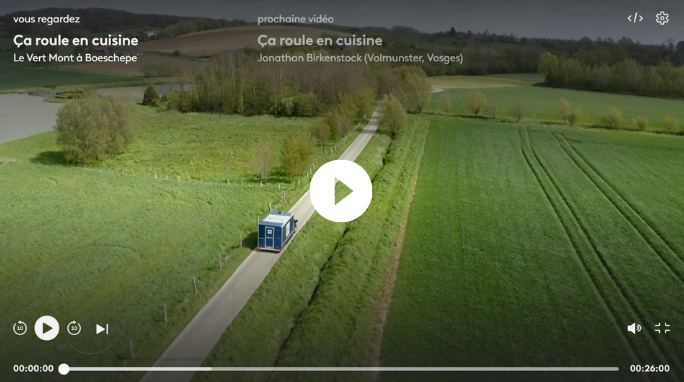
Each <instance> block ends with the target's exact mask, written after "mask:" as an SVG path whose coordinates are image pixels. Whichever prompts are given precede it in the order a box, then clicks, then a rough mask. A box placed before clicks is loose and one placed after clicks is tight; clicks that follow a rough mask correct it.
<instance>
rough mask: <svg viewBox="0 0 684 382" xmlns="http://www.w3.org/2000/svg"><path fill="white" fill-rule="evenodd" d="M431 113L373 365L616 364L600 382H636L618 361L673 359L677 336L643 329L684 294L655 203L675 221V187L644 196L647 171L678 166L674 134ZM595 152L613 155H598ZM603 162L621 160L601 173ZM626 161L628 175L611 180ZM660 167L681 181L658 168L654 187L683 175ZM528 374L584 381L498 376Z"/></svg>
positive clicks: (673, 230) (676, 306)
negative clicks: (631, 328)
mask: <svg viewBox="0 0 684 382" xmlns="http://www.w3.org/2000/svg"><path fill="white" fill-rule="evenodd" d="M431 121H432V122H431V128H430V134H429V136H428V141H427V144H426V147H425V155H424V156H423V162H422V163H421V170H420V174H419V181H418V185H417V191H416V195H415V198H414V202H413V204H412V206H411V212H410V215H409V221H408V227H407V233H406V236H405V241H404V250H403V252H402V255H401V259H402V261H401V263H400V266H399V272H398V277H397V281H396V287H395V291H394V298H393V301H392V305H391V308H390V312H389V315H388V318H387V325H386V328H385V335H384V337H383V346H382V350H383V352H382V361H383V366H608V365H614V366H618V367H620V369H621V370H622V372H620V373H615V374H612V373H606V374H605V375H602V378H603V379H605V380H619V381H626V380H640V378H641V376H638V375H636V376H635V375H634V374H630V373H628V372H625V370H627V369H628V367H629V365H630V364H639V363H642V364H643V363H644V362H649V361H648V360H653V359H656V360H657V362H656V363H658V364H661V363H662V364H669V365H671V367H672V368H673V370H674V368H676V367H679V363H681V361H678V360H677V357H678V354H681V353H682V352H683V351H684V345H683V344H684V336H682V335H681V334H673V335H672V336H669V337H665V336H663V335H662V334H661V335H660V336H658V333H655V332H654V331H653V328H652V325H655V324H657V323H658V322H663V321H664V318H661V317H665V316H670V317H682V316H684V308H683V307H682V305H681V298H679V297H677V296H679V295H681V292H682V289H684V284H683V283H682V276H684V263H683V262H682V259H683V257H682V256H683V253H682V250H681V247H680V245H681V239H680V238H681V237H682V235H684V231H683V230H682V227H681V225H679V226H677V225H676V224H673V223H670V222H666V221H665V220H666V219H664V218H663V217H659V216H658V213H659V212H660V211H662V210H663V209H664V207H663V206H662V204H661V203H663V202H665V201H671V202H672V203H673V204H672V205H670V209H671V210H670V211H669V215H668V217H669V218H673V219H675V220H676V221H683V220H684V206H683V205H682V199H681V197H679V198H676V196H675V194H674V193H673V192H669V191H667V192H665V193H664V195H663V196H660V195H659V196H649V195H646V194H645V193H644V192H645V191H644V190H645V189H646V187H648V185H649V184H652V183H650V182H651V178H652V177H654V176H655V175H652V174H651V171H652V170H653V168H655V167H657V166H658V165H659V164H660V163H663V166H665V167H666V168H670V167H672V165H671V163H673V162H677V161H678V160H681V158H682V157H681V154H680V151H679V150H681V149H682V148H684V139H682V138H680V137H667V136H655V135H644V134H635V133H629V132H603V131H601V132H597V131H582V130H576V129H570V128H564V127H550V126H542V127H539V126H537V127H529V128H526V127H519V126H515V125H511V124H499V123H491V122H486V121H473V120H469V119H454V118H434V119H431ZM626 136H630V138H625V137H626ZM628 142H629V143H628ZM675 147H677V148H679V149H674V148H675ZM632 150H637V151H641V155H635V154H634V152H632ZM648 154H652V155H648ZM582 156H584V158H582ZM604 157H607V158H611V159H610V160H611V161H612V162H609V161H608V160H607V161H606V162H605V163H601V164H598V163H599V162H602V161H603V160H604V159H603V158H604ZM617 162H621V163H622V165H621V166H616V167H615V170H614V167H612V166H611V163H617ZM592 167H595V168H596V169H597V170H598V171H594V170H592ZM627 169H629V170H630V171H631V172H632V174H631V175H630V176H627V178H625V175H626V172H627ZM673 171H674V173H675V174H678V175H679V176H672V177H669V178H666V177H664V176H662V175H661V176H659V177H658V178H659V181H660V183H659V184H660V186H661V187H662V188H663V189H664V190H674V189H681V186H682V184H681V176H682V175H684V174H679V173H681V169H674V168H673ZM642 176H643V177H642ZM634 182H636V183H637V184H634ZM611 188H612V190H611ZM651 191H652V189H651ZM638 197H643V199H641V203H640V204H638V205H637V204H635V200H636V198H638ZM675 199H676V200H675ZM630 204H632V205H634V208H632V207H631V206H630ZM651 223H653V224H651ZM670 320H672V319H670ZM635 321H636V322H637V323H640V324H641V325H644V323H646V325H644V331H642V332H641V333H639V335H638V336H634V335H631V333H627V332H626V327H627V325H629V324H631V323H633V322H635ZM647 326H648V328H647ZM672 333H674V332H670V333H668V335H669V334H672ZM650 362H654V361H650ZM381 377H382V378H381V380H388V381H389V380H392V381H394V380H415V381H418V380H420V381H425V380H444V379H448V378H449V375H443V374H439V373H436V374H420V373H417V374H402V375H400V374H385V375H382V376H381ZM493 377H494V376H492V375H487V374H477V375H468V376H467V378H468V379H467V380H488V378H489V379H491V378H493ZM670 377H671V379H673V380H674V379H676V377H675V375H674V374H672V373H671V374H670V376H669V377H665V380H670ZM516 378H518V379H516ZM531 378H539V379H538V380H549V379H553V380H563V381H566V380H567V381H570V380H572V381H575V380H585V378H587V377H586V376H583V375H578V374H563V375H559V374H554V375H549V374H544V373H535V374H523V373H520V374H515V375H511V376H510V378H509V379H511V380H531Z"/></svg>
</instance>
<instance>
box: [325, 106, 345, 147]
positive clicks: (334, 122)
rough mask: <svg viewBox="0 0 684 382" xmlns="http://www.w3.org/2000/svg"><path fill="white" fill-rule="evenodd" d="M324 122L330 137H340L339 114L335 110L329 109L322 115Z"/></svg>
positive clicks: (335, 138)
mask: <svg viewBox="0 0 684 382" xmlns="http://www.w3.org/2000/svg"><path fill="white" fill-rule="evenodd" d="M324 121H325V123H326V124H327V125H328V130H329V131H330V138H332V139H334V140H338V139H340V137H341V136H342V131H341V129H340V115H339V114H337V113H336V112H335V111H329V112H328V113H326V115H325V117H324Z"/></svg>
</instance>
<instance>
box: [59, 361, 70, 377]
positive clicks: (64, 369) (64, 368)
mask: <svg viewBox="0 0 684 382" xmlns="http://www.w3.org/2000/svg"><path fill="white" fill-rule="evenodd" d="M57 371H59V374H62V375H67V374H69V365H67V364H66V363H63V364H61V365H59V367H58V368H57Z"/></svg>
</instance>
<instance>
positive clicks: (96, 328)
mask: <svg viewBox="0 0 684 382" xmlns="http://www.w3.org/2000/svg"><path fill="white" fill-rule="evenodd" d="M104 330H105V329H104V328H103V327H102V326H100V325H95V331H96V333H95V334H100V333H102V332H104Z"/></svg>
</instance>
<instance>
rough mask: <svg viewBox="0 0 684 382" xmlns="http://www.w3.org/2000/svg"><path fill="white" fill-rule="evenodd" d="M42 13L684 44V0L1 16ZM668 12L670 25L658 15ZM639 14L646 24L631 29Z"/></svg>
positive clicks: (119, 4) (58, 0) (90, 1)
mask: <svg viewBox="0 0 684 382" xmlns="http://www.w3.org/2000/svg"><path fill="white" fill-rule="evenodd" d="M45 7H69V8H91V7H99V8H114V9H122V10H126V11H131V12H137V13H157V14H170V15H179V16H206V17H215V18H227V19H233V18H240V19H245V20H248V21H255V20H256V18H257V17H258V16H277V15H281V14H282V15H283V16H285V15H288V16H289V15H293V14H294V15H296V16H310V15H313V14H325V15H327V16H331V17H333V18H334V20H335V22H334V23H335V24H337V25H352V26H366V25H374V26H386V27H390V26H394V25H406V26H411V27H414V28H416V29H419V30H422V31H426V32H436V31H442V30H447V29H449V28H450V27H451V26H453V27H454V28H456V29H457V30H463V31H465V30H472V31H473V32H476V31H484V30H485V29H486V30H489V31H490V32H495V33H505V34H508V33H513V34H515V35H518V36H529V37H561V38H581V37H583V36H588V37H590V38H592V39H595V38H597V37H611V38H614V39H619V38H620V37H622V36H627V37H629V38H631V39H632V40H635V41H641V42H643V43H663V42H664V41H665V40H666V39H667V38H668V37H671V38H674V39H675V41H681V40H684V0H517V1H516V0H451V1H445V0H387V1H385V0H383V1H378V0H344V1H342V0H337V1H334V2H327V1H319V0H247V1H245V0H240V1H226V0H190V1H188V0H183V1H180V0H109V1H106V2H103V1H101V0H95V1H94V0H22V1H13V2H10V1H2V4H0V14H6V13H10V12H14V11H18V10H34V9H40V8H45ZM660 11H665V12H666V13H668V14H669V23H667V24H665V25H664V26H660V25H659V24H658V23H656V21H655V15H656V14H657V13H658V12H660ZM635 12H638V13H639V14H643V17H644V18H643V21H641V22H638V23H636V24H634V23H630V22H629V21H628V20H627V17H628V16H629V15H630V14H634V13H635Z"/></svg>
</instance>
